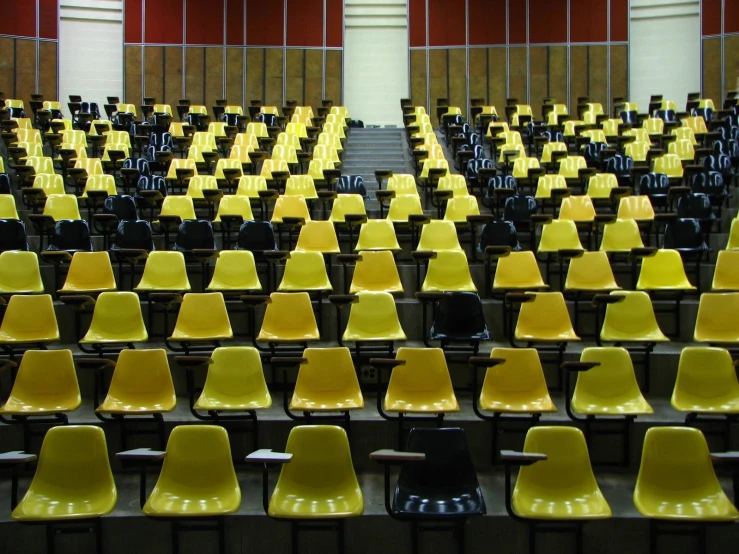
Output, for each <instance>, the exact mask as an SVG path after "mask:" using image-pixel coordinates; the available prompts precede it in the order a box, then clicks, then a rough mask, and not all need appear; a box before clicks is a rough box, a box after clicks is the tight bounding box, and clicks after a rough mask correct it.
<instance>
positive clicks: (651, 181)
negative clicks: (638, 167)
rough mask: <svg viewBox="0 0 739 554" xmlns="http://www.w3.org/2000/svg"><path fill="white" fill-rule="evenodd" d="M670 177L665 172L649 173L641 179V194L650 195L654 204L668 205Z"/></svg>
mask: <svg viewBox="0 0 739 554" xmlns="http://www.w3.org/2000/svg"><path fill="white" fill-rule="evenodd" d="M669 190H670V179H669V177H667V175H666V174H664V173H647V174H646V175H642V178H641V180H640V181H639V194H641V195H642V196H648V197H649V200H651V202H652V205H653V206H661V207H666V206H667V194H668V193H669Z"/></svg>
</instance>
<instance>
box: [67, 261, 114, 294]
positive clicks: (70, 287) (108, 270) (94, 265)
mask: <svg viewBox="0 0 739 554" xmlns="http://www.w3.org/2000/svg"><path fill="white" fill-rule="evenodd" d="M113 290H116V284H115V276H114V275H113V266H112V265H111V263H110V255H109V254H108V253H107V252H75V253H74V255H73V256H72V263H70V264H69V272H68V273H67V278H66V280H65V281H64V286H63V287H62V288H61V290H60V291H59V292H62V293H77V294H79V293H84V292H88V293H90V292H92V293H95V292H103V291H113Z"/></svg>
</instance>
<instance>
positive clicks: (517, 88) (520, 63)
mask: <svg viewBox="0 0 739 554" xmlns="http://www.w3.org/2000/svg"><path fill="white" fill-rule="evenodd" d="M509 58H510V64H511V65H510V68H509V73H510V91H509V94H510V97H511V98H518V101H519V102H520V103H522V104H528V103H529V100H528V94H527V89H528V74H527V71H526V47H525V46H515V47H512V48H511V49H510V53H509ZM504 107H505V103H503V105H502V106H498V110H499V115H500V116H501V117H503V114H504V113H505V112H504V111H503V108H504Z"/></svg>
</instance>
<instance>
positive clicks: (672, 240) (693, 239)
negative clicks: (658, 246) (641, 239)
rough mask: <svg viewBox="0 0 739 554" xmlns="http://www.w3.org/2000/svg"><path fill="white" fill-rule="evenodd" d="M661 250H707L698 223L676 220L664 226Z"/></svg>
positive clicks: (692, 220)
mask: <svg viewBox="0 0 739 554" xmlns="http://www.w3.org/2000/svg"><path fill="white" fill-rule="evenodd" d="M662 247H663V248H668V249H677V250H680V249H690V250H707V249H708V246H707V245H706V243H705V240H704V237H703V232H702V230H701V226H700V223H699V222H698V221H697V220H695V219H676V220H675V221H671V222H670V223H668V224H667V225H666V226H665V235H664V240H663V243H662Z"/></svg>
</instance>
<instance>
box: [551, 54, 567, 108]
mask: <svg viewBox="0 0 739 554" xmlns="http://www.w3.org/2000/svg"><path fill="white" fill-rule="evenodd" d="M549 96H552V97H554V98H555V99H556V100H557V102H558V103H560V104H567V47H566V46H550V47H549Z"/></svg>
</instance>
